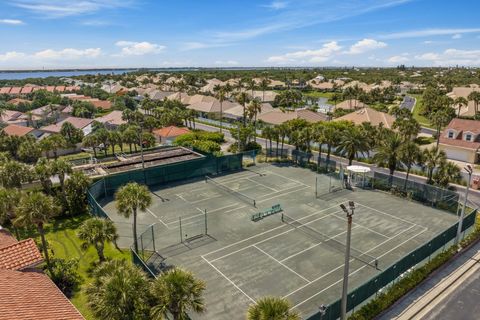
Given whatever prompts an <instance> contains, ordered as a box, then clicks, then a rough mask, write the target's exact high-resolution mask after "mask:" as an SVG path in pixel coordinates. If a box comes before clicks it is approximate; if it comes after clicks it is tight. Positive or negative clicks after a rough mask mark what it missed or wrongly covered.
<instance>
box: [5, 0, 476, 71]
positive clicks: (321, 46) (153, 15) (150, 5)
mask: <svg viewBox="0 0 480 320" xmlns="http://www.w3.org/2000/svg"><path fill="white" fill-rule="evenodd" d="M68 2H69V1H68ZM66 3H67V1H63V0H0V69H28V68H42V67H45V68H70V67H178V66H199V67H208V66H216V67H228V66H352V65H355V66H395V65H398V64H406V65H415V66H447V65H457V64H458V65H468V66H479V65H480V23H479V20H478V12H480V1H476V0H469V1H467V0H457V1H443V0H442V1H439V0H436V1H434V0H273V1H272V0H256V1H254V0H241V1H240V0H238V1H234V0H157V1H153V0H150V1H149V0H76V1H73V2H72V3H68V5H67V4H66Z"/></svg>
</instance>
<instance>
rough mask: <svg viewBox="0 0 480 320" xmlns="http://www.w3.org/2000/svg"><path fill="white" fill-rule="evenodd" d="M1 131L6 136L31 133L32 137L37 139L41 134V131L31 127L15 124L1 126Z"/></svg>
mask: <svg viewBox="0 0 480 320" xmlns="http://www.w3.org/2000/svg"><path fill="white" fill-rule="evenodd" d="M2 132H3V133H4V134H6V135H8V136H17V137H23V136H26V135H31V136H32V137H34V138H36V139H38V138H40V137H41V136H42V132H41V131H39V130H37V129H35V128H32V127H25V126H19V125H16V124H9V125H8V126H6V127H5V128H3V130H2Z"/></svg>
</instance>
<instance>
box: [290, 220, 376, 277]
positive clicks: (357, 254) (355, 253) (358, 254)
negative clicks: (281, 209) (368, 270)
mask: <svg viewBox="0 0 480 320" xmlns="http://www.w3.org/2000/svg"><path fill="white" fill-rule="evenodd" d="M282 221H283V222H284V223H286V224H288V225H290V226H292V227H293V228H295V229H296V230H299V231H302V232H303V233H305V234H306V235H308V236H310V237H312V238H313V239H315V240H320V241H322V243H325V244H326V245H329V246H331V247H332V248H334V249H336V250H338V251H340V252H343V253H345V250H346V248H347V247H346V245H345V244H344V243H342V242H340V241H338V240H336V239H334V238H332V237H330V236H327V235H326V234H323V233H321V232H319V231H317V230H315V229H313V228H312V227H310V226H308V225H306V224H304V223H302V222H300V221H298V220H296V219H294V218H292V217H289V216H288V215H286V214H284V213H282ZM350 256H351V257H352V258H354V259H356V260H358V261H360V262H363V263H365V264H366V265H369V266H371V267H373V268H375V269H378V259H377V258H376V257H374V256H372V255H369V254H368V253H365V252H362V251H360V250H357V249H355V248H350Z"/></svg>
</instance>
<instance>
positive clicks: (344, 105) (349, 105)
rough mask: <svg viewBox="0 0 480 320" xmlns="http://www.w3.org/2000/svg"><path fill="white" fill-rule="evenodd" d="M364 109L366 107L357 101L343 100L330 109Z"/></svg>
mask: <svg viewBox="0 0 480 320" xmlns="http://www.w3.org/2000/svg"><path fill="white" fill-rule="evenodd" d="M365 107H368V105H367V104H365V103H363V102H361V101H359V100H357V99H349V100H345V101H342V102H340V103H337V104H336V105H335V106H334V108H333V109H332V111H334V110H335V109H345V110H355V109H360V108H365Z"/></svg>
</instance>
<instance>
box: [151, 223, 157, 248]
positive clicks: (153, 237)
mask: <svg viewBox="0 0 480 320" xmlns="http://www.w3.org/2000/svg"><path fill="white" fill-rule="evenodd" d="M153 227H154V225H153V224H152V226H151V228H152V242H153V251H154V252H157V250H156V249H155V232H153Z"/></svg>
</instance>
